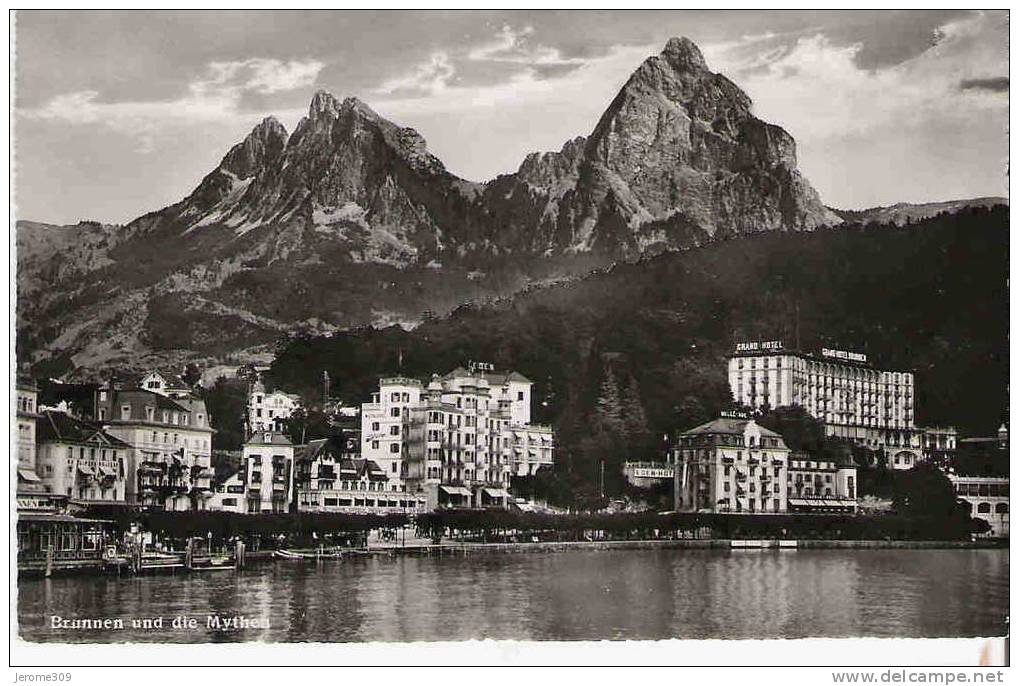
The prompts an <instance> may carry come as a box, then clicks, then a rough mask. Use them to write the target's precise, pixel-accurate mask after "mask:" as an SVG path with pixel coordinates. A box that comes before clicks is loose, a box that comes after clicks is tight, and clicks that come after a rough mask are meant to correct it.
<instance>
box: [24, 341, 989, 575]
mask: <svg viewBox="0 0 1019 686" xmlns="http://www.w3.org/2000/svg"><path fill="white" fill-rule="evenodd" d="M727 364H728V368H727V371H728V381H729V386H730V392H731V398H732V404H731V407H730V408H728V409H724V410H722V411H721V412H719V413H718V416H717V417H716V418H714V419H712V420H710V421H708V422H705V423H702V424H699V425H697V426H692V427H675V431H674V434H673V435H671V436H666V437H665V439H666V441H665V442H664V443H663V445H665V447H664V448H663V450H662V452H661V454H659V455H654V456H643V459H633V460H627V461H625V462H623V463H622V464H623V468H622V471H623V477H624V479H625V482H626V484H627V489H626V490H627V493H628V494H629V497H623V498H610V499H606V502H605V503H604V504H603V505H602V506H600V507H599V508H597V509H592V510H590V511H586V512H577V511H573V512H568V511H566V510H565V509H564V508H562V507H558V506H556V505H555V504H554V503H550V502H548V501H547V500H546V499H543V498H541V497H538V496H536V495H535V494H534V493H533V490H532V491H530V492H528V493H527V494H526V495H525V494H524V491H527V490H528V489H524V488H518V485H521V484H526V483H528V482H529V481H533V480H534V479H535V478H540V477H541V475H543V474H547V473H550V472H552V471H553V470H554V469H555V468H556V464H557V460H558V459H560V456H559V455H557V453H556V435H555V431H554V430H553V428H552V427H550V426H544V425H539V424H535V423H533V422H532V405H533V404H534V402H535V399H534V398H533V397H532V388H533V385H534V384H533V383H532V381H531V380H529V379H528V377H527V375H526V370H523V371H520V370H503V369H496V368H495V367H494V366H493V365H491V364H486V363H479V362H465V364H464V365H463V366H459V367H457V368H455V369H453V370H451V371H441V370H440V371H441V373H439V372H437V373H435V374H433V375H432V376H431V377H430V378H425V379H421V378H410V377H407V376H402V375H394V376H388V377H382V378H379V380H378V388H377V391H375V392H373V393H372V395H371V397H370V398H364V401H365V402H362V403H361V404H360V405H359V406H357V405H354V406H350V405H345V404H343V403H342V402H340V401H338V400H336V399H335V398H331V397H330V395H329V383H330V380H329V379H328V377H326V378H325V379H324V393H323V397H322V398H319V399H312V398H304V397H301V396H299V395H297V394H294V393H289V392H287V389H284V388H271V387H268V386H267V384H266V382H265V380H264V378H263V376H264V372H266V371H268V368H255V369H254V374H253V375H251V376H250V378H249V379H248V383H247V398H246V402H247V404H246V407H245V408H244V418H243V423H244V440H243V445H242V447H241V449H240V450H238V451H230V450H217V449H214V439H213V437H214V435H215V433H216V428H215V427H216V426H217V421H216V420H217V418H216V417H213V416H210V412H209V409H208V407H207V404H206V402H205V400H204V399H203V393H202V390H203V388H202V385H201V382H200V381H198V380H195V379H192V380H191V382H188V381H186V380H185V379H184V378H183V375H182V374H180V373H175V372H173V371H170V370H151V371H149V372H147V373H144V374H141V375H139V376H137V377H135V378H131V379H128V378H124V379H121V378H111V379H109V380H107V381H105V382H102V383H95V384H86V385H85V386H86V389H87V391H88V392H87V393H86V394H85V395H84V396H83V394H82V384H63V383H60V382H58V381H54V380H33V379H31V378H29V377H20V376H19V378H18V382H17V449H18V465H17V475H18V478H17V506H18V508H17V509H18V565H19V570H20V571H22V572H25V573H42V574H46V575H49V574H51V573H53V572H58V571H81V570H86V571H89V570H91V571H99V570H107V571H115V572H116V573H121V572H123V571H133V572H141V571H149V570H161V569H189V570H195V569H199V570H200V569H232V568H236V567H239V566H243V565H244V564H245V562H246V561H247V560H255V559H259V558H262V559H281V558H282V559H302V558H315V559H322V558H323V557H325V558H330V557H332V558H342V557H344V556H349V555H366V554H372V553H373V552H385V553H387V554H391V553H393V552H394V551H398V550H402V551H413V552H441V551H443V550H449V549H456V548H457V547H458V546H459V547H461V548H462V547H463V546H464V545H494V546H500V545H501V546H506V545H508V544H511V545H515V546H521V545H535V544H543V543H544V544H548V543H556V544H564V543H565V542H570V541H572V542H577V543H591V544H596V543H598V542H602V543H605V544H608V543H611V542H612V541H620V540H624V541H638V540H671V541H687V542H688V544H695V542H696V541H701V542H703V541H713V542H717V541H719V540H722V541H723V543H724V544H725V545H729V544H730V541H731V545H732V546H734V547H771V546H775V547H779V546H781V547H796V546H797V545H798V541H803V542H804V544H805V545H806V544H808V543H807V541H808V540H813V539H818V538H836V539H842V540H843V541H846V540H856V541H858V542H860V544H861V545H863V544H865V542H866V541H876V540H886V541H888V540H897V539H926V540H928V541H929V540H941V541H949V540H952V541H955V542H956V543H959V542H964V543H971V544H977V543H980V544H989V543H991V542H993V541H1001V540H1004V539H1007V538H1008V535H1009V510H1008V507H1009V491H1008V457H1007V448H1008V427H1007V425H1005V424H1002V425H1001V427H1000V429H999V430H998V432H997V433H996V434H995V435H993V436H961V435H959V433H958V432H957V431H956V430H955V429H954V428H953V427H950V426H932V427H922V426H917V425H916V423H915V421H914V417H915V409H916V408H915V397H916V395H915V391H916V389H915V386H914V375H913V373H912V372H910V371H903V370H899V371H896V370H887V369H881V368H880V367H879V365H875V364H874V363H873V362H872V361H870V360H869V359H868V357H867V355H865V354H863V353H858V352H854V351H846V350H836V349H831V348H821V349H819V350H817V351H806V350H800V349H799V348H798V347H786V346H785V345H784V344H783V342H782V341H740V342H738V343H736V344H735V345H734V347H733V349H732V351H731V353H730V355H729V356H728V362H727ZM235 373H236V372H235ZM339 381H340V383H342V380H339ZM43 386H44V387H45V390H44V391H43V389H42V387H43ZM65 387H66V388H65ZM72 389H73V392H72ZM83 397H84V398H87V401H83ZM311 404H315V405H316V407H317V409H318V410H319V411H323V412H325V413H326V414H327V416H328V435H327V436H321V437H320V436H315V437H312V438H307V437H306V436H302V437H301V438H304V439H306V440H294V432H293V431H292V430H291V429H292V424H291V420H292V419H293V418H294V417H296V416H298V415H299V414H300V413H302V412H303V411H304V409H305V408H307V407H308V406H309V405H311ZM783 411H785V414H786V415H789V414H790V413H791V414H792V415H798V416H800V417H807V418H808V419H810V420H811V421H815V422H816V423H817V424H818V425H819V426H822V427H823V431H824V437H825V438H827V439H833V440H835V441H838V442H839V443H840V444H841V445H846V446H853V447H854V449H856V448H859V449H860V450H863V451H866V452H867V453H868V454H871V455H874V454H877V455H880V456H881V461H882V464H879V465H874V466H873V468H870V469H868V470H867V471H868V474H873V473H879V474H885V475H890V477H891V478H894V477H895V475H896V474H905V473H911V474H913V473H915V474H917V475H919V476H923V478H919V476H918V478H917V479H915V480H914V481H916V483H917V484H918V485H917V486H916V489H917V493H916V494H915V496H914V499H915V500H917V501H919V500H922V499H923V498H925V497H926V496H927V495H928V492H930V494H931V497H932V498H933V494H934V492H935V491H937V489H939V488H941V487H942V486H943V485H944V483H947V484H950V489H951V493H952V498H951V499H952V500H953V501H954V502H953V504H954V505H958V507H959V508H960V510H959V512H960V513H961V515H960V517H962V518H963V519H964V520H965V524H963V525H960V524H959V522H960V521H962V520H959V519H957V520H954V521H953V523H952V526H948V525H946V524H945V522H948V521H949V520H950V519H952V518H951V517H950V516H949V515H947V514H945V513H938V514H939V515H941V519H937V521H935V523H934V524H931V523H930V521H929V520H930V519H931V517H932V516H933V515H934V514H935V513H932V512H922V511H920V510H917V509H914V511H913V512H912V517H903V514H904V513H902V512H890V511H888V507H887V503H882V502H881V501H880V498H875V497H874V496H873V495H872V494H870V493H867V491H869V490H872V489H871V488H870V486H869V485H865V484H864V483H862V478H863V475H861V474H860V473H859V470H860V469H861V466H860V465H859V464H858V462H857V461H856V460H854V459H853V455H852V452H850V451H846V452H843V453H841V454H832V453H830V452H824V451H810V450H805V449H803V446H802V445H797V443H802V441H798V440H794V437H793V436H792V435H791V434H790V431H785V433H786V434H789V435H783V432H781V431H776V430H773V429H771V428H768V427H767V426H765V424H769V423H770V424H772V425H774V422H769V421H768V417H772V418H773V417H774V416H775V414H776V412H777V413H778V414H779V415H781V414H782V412H783ZM787 425H788V426H791V427H793V429H794V430H795V428H796V427H797V424H796V423H795V422H787ZM868 478H869V477H868ZM643 493H646V494H649V495H653V494H655V493H657V494H659V495H661V494H666V495H665V498H664V500H662V499H661V498H659V499H658V500H655V499H654V498H651V497H649V498H646V499H641V498H640V497H639V496H640V494H643ZM662 502H665V503H667V505H666V508H665V509H664V510H662V508H661V507H659V508H657V509H655V508H653V507H652V504H655V503H657V504H659V505H660V504H661V503H662ZM971 524H972V526H970V525H971Z"/></svg>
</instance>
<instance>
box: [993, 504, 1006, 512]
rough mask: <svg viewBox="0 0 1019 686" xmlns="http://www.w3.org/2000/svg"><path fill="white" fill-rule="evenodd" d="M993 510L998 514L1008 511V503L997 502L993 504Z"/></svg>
mask: <svg viewBox="0 0 1019 686" xmlns="http://www.w3.org/2000/svg"><path fill="white" fill-rule="evenodd" d="M994 511H995V512H996V513H998V514H1007V513H1008V503H998V504H997V505H995V506H994Z"/></svg>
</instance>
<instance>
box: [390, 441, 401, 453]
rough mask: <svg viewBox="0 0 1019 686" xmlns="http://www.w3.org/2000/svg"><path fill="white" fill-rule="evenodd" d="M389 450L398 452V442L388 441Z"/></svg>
mask: <svg viewBox="0 0 1019 686" xmlns="http://www.w3.org/2000/svg"><path fill="white" fill-rule="evenodd" d="M389 452H391V453H398V452H400V444H399V443H390V444H389Z"/></svg>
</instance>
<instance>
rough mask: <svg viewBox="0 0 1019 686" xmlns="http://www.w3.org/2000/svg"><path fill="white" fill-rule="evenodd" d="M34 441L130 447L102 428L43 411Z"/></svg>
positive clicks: (70, 417) (54, 412)
mask: <svg viewBox="0 0 1019 686" xmlns="http://www.w3.org/2000/svg"><path fill="white" fill-rule="evenodd" d="M36 440H37V441H38V442H40V443H75V444H88V445H92V444H94V443H96V442H99V443H106V444H108V445H111V446H113V447H114V448H130V447H131V446H130V445H129V444H127V443H125V442H124V441H122V440H120V439H119V438H117V437H116V436H112V435H110V434H108V433H106V432H105V431H103V429H102V427H99V426H97V425H95V424H91V423H89V422H86V421H83V420H81V419H77V418H75V417H72V416H70V415H69V414H66V413H64V412H56V411H54V410H44V411H43V412H42V414H41V415H40V419H39V422H38V423H37V425H36Z"/></svg>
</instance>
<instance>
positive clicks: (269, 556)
mask: <svg viewBox="0 0 1019 686" xmlns="http://www.w3.org/2000/svg"><path fill="white" fill-rule="evenodd" d="M1008 547H1009V546H1008V539H979V540H976V541H910V540H828V539H802V540H794V539H788V540H783V541H779V539H728V538H701V539H693V538H678V539H643V540H616V541H539V542H536V543H535V542H531V543H477V542H461V543H439V544H431V543H428V544H411V545H402V546H401V545H382V546H373V547H371V548H369V549H368V550H367V551H365V553H362V554H361V555H363V556H365V557H371V556H386V557H395V556H410V555H413V556H432V555H435V556H439V557H442V556H454V557H456V556H468V555H471V554H485V553H496V554H510V553H561V552H568V551H571V550H603V551H604V550H686V549H689V550H732V551H735V552H741V553H742V552H766V551H779V552H797V551H800V550H1008ZM343 557H346V555H344V556H343ZM244 561H245V564H244V565H243V566H242V567H241V569H243V567H246V566H248V565H249V564H264V563H266V562H273V561H279V562H283V563H293V562H304V563H308V562H316V563H317V562H321V561H326V560H317V559H316V558H314V557H308V558H305V559H302V560H286V559H281V558H280V557H278V556H276V555H275V550H256V551H247V552H245V554H244ZM333 561H336V560H335V559H333ZM177 567H183V565H177ZM43 571H44V570H43V569H41V568H36V567H30V568H21V567H19V569H18V577H19V578H20V577H25V578H35V577H42V576H43ZM196 571H202V570H187V569H170V568H165V569H164V568H155V569H149V570H146V571H144V572H142V575H143V576H146V575H150V574H159V573H178V572H179V573H185V574H187V573H195V572H196ZM223 571H228V570H223ZM231 571H232V570H231ZM52 574H53V575H54V576H78V575H85V576H96V575H116V576H119V575H120V574H119V573H114V572H113V571H112V570H111V569H109V568H103V567H101V566H99V565H95V566H93V565H89V564H76V565H73V566H58V567H54V568H53V569H52Z"/></svg>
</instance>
